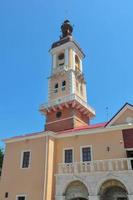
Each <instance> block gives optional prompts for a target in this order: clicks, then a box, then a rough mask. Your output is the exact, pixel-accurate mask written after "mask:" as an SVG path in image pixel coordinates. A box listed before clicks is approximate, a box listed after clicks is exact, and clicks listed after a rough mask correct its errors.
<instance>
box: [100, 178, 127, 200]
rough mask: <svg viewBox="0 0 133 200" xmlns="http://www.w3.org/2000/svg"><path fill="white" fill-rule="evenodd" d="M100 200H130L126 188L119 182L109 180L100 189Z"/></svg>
mask: <svg viewBox="0 0 133 200" xmlns="http://www.w3.org/2000/svg"><path fill="white" fill-rule="evenodd" d="M99 195H100V200H128V194H127V190H126V187H125V186H124V185H123V183H121V182H120V181H118V180H108V181H106V182H104V183H103V184H102V186H101V188H100V192H99Z"/></svg>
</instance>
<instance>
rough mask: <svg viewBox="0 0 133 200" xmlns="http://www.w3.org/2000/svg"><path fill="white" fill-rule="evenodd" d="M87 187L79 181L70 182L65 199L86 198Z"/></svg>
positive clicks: (85, 199)
mask: <svg viewBox="0 0 133 200" xmlns="http://www.w3.org/2000/svg"><path fill="white" fill-rule="evenodd" d="M88 195H89V194H88V189H87V187H86V186H85V185H84V184H83V183H82V182H80V181H73V182H72V183H70V184H69V185H68V187H67V189H66V192H65V200H87V199H88Z"/></svg>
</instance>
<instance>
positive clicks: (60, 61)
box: [58, 53, 65, 66]
mask: <svg viewBox="0 0 133 200" xmlns="http://www.w3.org/2000/svg"><path fill="white" fill-rule="evenodd" d="M64 62H65V55H64V53H60V54H59V55H58V66H62V65H64Z"/></svg>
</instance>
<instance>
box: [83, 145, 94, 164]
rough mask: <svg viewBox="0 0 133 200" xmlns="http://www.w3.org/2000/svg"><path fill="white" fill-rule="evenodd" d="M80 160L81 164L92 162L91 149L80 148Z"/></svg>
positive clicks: (88, 147) (87, 147)
mask: <svg viewBox="0 0 133 200" xmlns="http://www.w3.org/2000/svg"><path fill="white" fill-rule="evenodd" d="M81 160H82V162H87V161H91V160H92V152H91V147H90V146H86V147H81Z"/></svg>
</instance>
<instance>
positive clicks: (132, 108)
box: [106, 103, 133, 126]
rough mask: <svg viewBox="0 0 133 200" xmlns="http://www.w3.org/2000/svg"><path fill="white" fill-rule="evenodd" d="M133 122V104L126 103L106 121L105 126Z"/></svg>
mask: <svg viewBox="0 0 133 200" xmlns="http://www.w3.org/2000/svg"><path fill="white" fill-rule="evenodd" d="M122 124H133V105H131V104H128V103H126V104H125V105H124V106H123V107H122V108H121V109H120V110H119V111H118V112H117V113H116V114H115V115H114V116H113V117H112V119H111V120H110V121H109V122H108V123H107V125H106V126H115V125H122Z"/></svg>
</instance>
